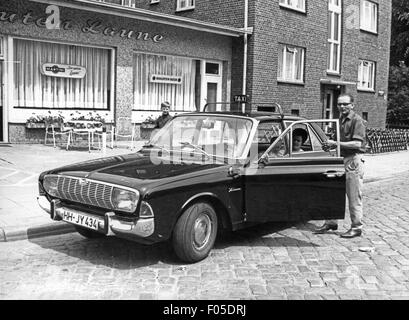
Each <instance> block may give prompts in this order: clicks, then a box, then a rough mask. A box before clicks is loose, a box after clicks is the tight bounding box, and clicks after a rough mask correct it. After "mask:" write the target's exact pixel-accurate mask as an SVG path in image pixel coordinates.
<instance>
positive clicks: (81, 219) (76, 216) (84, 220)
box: [62, 209, 102, 230]
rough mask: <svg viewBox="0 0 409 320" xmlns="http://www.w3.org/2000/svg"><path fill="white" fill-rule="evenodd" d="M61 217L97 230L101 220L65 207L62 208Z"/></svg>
mask: <svg viewBox="0 0 409 320" xmlns="http://www.w3.org/2000/svg"><path fill="white" fill-rule="evenodd" d="M62 219H63V220H64V221H66V222H70V223H74V224H77V225H79V226H83V227H86V228H88V229H94V230H98V224H99V222H101V221H102V220H100V219H96V218H94V217H90V216H87V215H84V214H81V213H79V212H74V211H71V210H66V209H64V210H63V212H62Z"/></svg>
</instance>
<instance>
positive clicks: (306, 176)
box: [244, 120, 345, 222]
mask: <svg viewBox="0 0 409 320" xmlns="http://www.w3.org/2000/svg"><path fill="white" fill-rule="evenodd" d="M329 121H330V122H335V125H336V126H337V132H339V129H338V128H339V126H338V120H305V121H296V122H293V123H292V124H291V125H289V126H288V127H287V129H286V130H285V131H284V132H283V133H282V134H281V135H280V136H279V137H278V138H277V139H276V140H275V141H274V143H272V144H271V146H270V147H269V149H267V151H266V152H265V153H264V155H263V156H262V157H261V158H260V159H259V160H258V161H257V160H256V161H253V162H251V163H250V165H249V166H248V167H247V168H246V170H245V172H244V190H245V195H244V197H245V208H246V218H247V221H255V222H264V221H297V220H303V221H306V220H322V219H342V218H344V214H345V170H344V166H343V159H342V157H341V156H340V150H339V147H338V148H337V149H336V150H331V151H328V152H325V151H324V150H322V148H319V149H318V148H317V147H318V145H317V144H318V143H320V144H321V145H322V143H323V142H324V139H323V138H322V137H323V136H324V137H325V134H323V132H322V131H321V132H316V131H318V130H321V128H320V125H319V124H320V123H322V124H324V122H325V123H328V122H329ZM299 126H305V128H306V129H307V131H308V135H309V136H308V139H309V145H310V148H311V149H310V150H306V151H304V152H300V153H299V152H293V151H292V134H293V130H294V129H295V128H297V127H299ZM310 130H311V131H310ZM313 134H314V135H313ZM336 139H337V140H339V134H337V137H336ZM305 144H306V145H305V146H304V147H305V148H306V147H307V141H306V142H305Z"/></svg>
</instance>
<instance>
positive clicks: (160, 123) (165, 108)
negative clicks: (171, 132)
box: [155, 101, 172, 128]
mask: <svg viewBox="0 0 409 320" xmlns="http://www.w3.org/2000/svg"><path fill="white" fill-rule="evenodd" d="M160 109H161V110H162V115H161V116H160V117H159V118H158V119H156V121H155V124H156V128H162V127H164V126H165V124H166V123H167V122H168V121H169V120H171V119H172V116H171V115H170V114H169V111H170V103H169V102H167V101H166V102H162V103H161V105H160Z"/></svg>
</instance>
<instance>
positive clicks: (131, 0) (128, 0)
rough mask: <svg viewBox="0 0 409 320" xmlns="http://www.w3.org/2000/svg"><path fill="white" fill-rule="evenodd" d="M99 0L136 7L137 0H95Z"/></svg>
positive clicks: (99, 0) (100, 0) (98, 0)
mask: <svg viewBox="0 0 409 320" xmlns="http://www.w3.org/2000/svg"><path fill="white" fill-rule="evenodd" d="M94 1H97V2H105V3H113V4H117V5H120V6H124V7H131V8H135V1H136V0H94Z"/></svg>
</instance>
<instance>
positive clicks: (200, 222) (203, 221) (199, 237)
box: [193, 214, 212, 250]
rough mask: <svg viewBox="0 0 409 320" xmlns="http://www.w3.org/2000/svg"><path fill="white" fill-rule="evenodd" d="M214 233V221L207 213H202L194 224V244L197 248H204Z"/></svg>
mask: <svg viewBox="0 0 409 320" xmlns="http://www.w3.org/2000/svg"><path fill="white" fill-rule="evenodd" d="M211 233H212V221H211V220H210V218H209V216H208V215H207V214H202V215H200V216H199V217H198V218H197V219H196V221H195V224H194V239H193V244H194V246H195V248H196V249H197V250H201V249H203V248H204V247H205V246H206V244H207V242H208V241H209V238H210V234H211Z"/></svg>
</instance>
